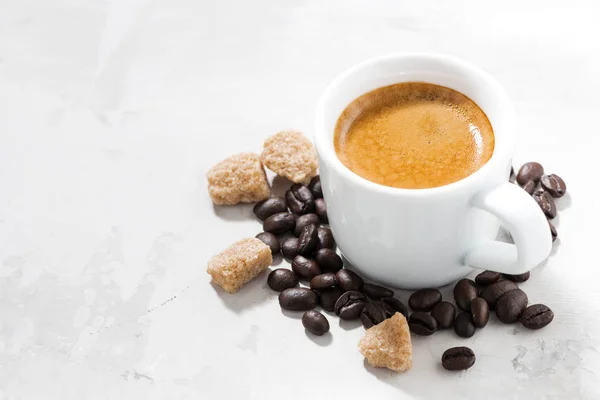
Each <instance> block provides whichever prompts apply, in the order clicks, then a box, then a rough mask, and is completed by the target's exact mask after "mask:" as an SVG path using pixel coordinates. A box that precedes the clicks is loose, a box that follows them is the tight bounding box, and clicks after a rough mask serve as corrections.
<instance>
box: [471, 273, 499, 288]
mask: <svg viewBox="0 0 600 400" xmlns="http://www.w3.org/2000/svg"><path fill="white" fill-rule="evenodd" d="M501 277H502V274H501V273H500V272H494V271H483V272H482V273H480V274H479V275H477V276H476V277H475V283H477V284H478V285H481V286H487V285H491V284H492V283H494V282H497V281H499V280H500V278H501Z"/></svg>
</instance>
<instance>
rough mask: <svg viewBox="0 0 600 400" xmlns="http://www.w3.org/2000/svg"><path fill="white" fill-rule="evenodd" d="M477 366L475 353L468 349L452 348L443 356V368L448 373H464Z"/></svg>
mask: <svg viewBox="0 0 600 400" xmlns="http://www.w3.org/2000/svg"><path fill="white" fill-rule="evenodd" d="M473 364H475V353H473V350H471V349H470V348H468V347H452V348H450V349H448V350H446V351H445V352H444V354H442V366H443V367H444V369H447V370H448V371H462V370H465V369H469V368H471V367H472V366H473Z"/></svg>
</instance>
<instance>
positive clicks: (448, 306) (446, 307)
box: [431, 301, 456, 329]
mask: <svg viewBox="0 0 600 400" xmlns="http://www.w3.org/2000/svg"><path fill="white" fill-rule="evenodd" d="M455 315H456V309H455V308H454V306H453V305H452V303H448V302H447V301H440V302H439V303H437V304H436V305H435V306H433V308H432V309H431V316H432V317H433V318H435V320H436V322H437V324H438V328H439V329H447V328H450V327H451V326H452V323H453V322H454V316H455Z"/></svg>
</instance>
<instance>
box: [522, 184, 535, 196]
mask: <svg viewBox="0 0 600 400" xmlns="http://www.w3.org/2000/svg"><path fill="white" fill-rule="evenodd" d="M523 190H524V191H526V192H527V193H528V194H533V192H534V191H535V182H534V181H529V182H527V183H526V184H524V185H523Z"/></svg>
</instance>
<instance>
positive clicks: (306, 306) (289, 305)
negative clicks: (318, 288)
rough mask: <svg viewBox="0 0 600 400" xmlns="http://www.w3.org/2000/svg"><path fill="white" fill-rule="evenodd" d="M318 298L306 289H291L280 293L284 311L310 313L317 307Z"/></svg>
mask: <svg viewBox="0 0 600 400" xmlns="http://www.w3.org/2000/svg"><path fill="white" fill-rule="evenodd" d="M318 299H319V298H318V296H317V294H316V293H315V292H313V291H312V290H310V289H306V288H290V289H285V290H284V291H283V292H281V293H279V305H280V306H281V308H283V309H284V310H292V311H308V310H312V309H313V308H315V307H316V306H317V301H318Z"/></svg>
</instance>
